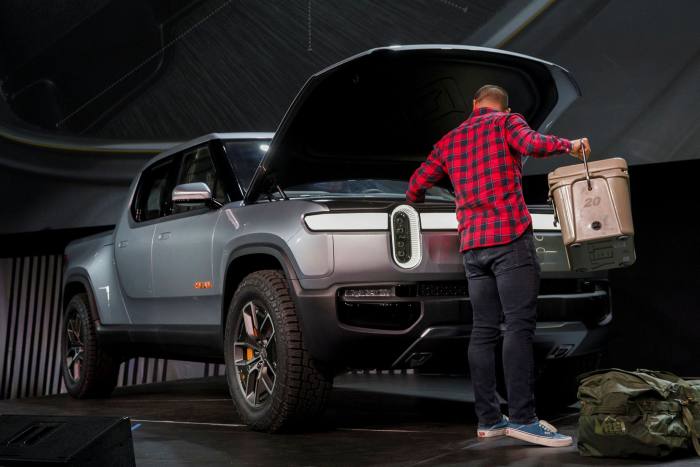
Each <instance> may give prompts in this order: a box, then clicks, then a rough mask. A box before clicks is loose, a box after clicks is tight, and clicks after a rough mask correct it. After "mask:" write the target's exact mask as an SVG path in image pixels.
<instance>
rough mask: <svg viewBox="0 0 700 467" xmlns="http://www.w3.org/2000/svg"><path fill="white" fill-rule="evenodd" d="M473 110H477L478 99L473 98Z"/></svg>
mask: <svg viewBox="0 0 700 467" xmlns="http://www.w3.org/2000/svg"><path fill="white" fill-rule="evenodd" d="M472 110H476V99H474V100H472Z"/></svg>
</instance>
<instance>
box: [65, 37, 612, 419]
mask: <svg viewBox="0 0 700 467" xmlns="http://www.w3.org/2000/svg"><path fill="white" fill-rule="evenodd" d="M485 82H489V83H495V84H500V85H502V86H504V87H505V88H507V89H508V90H509V91H510V94H511V104H512V107H513V108H514V109H517V111H519V112H521V113H522V114H524V115H525V117H526V118H527V120H528V121H529V122H530V124H531V125H532V126H533V127H534V128H539V129H540V131H546V130H547V129H548V128H549V126H550V125H551V123H552V122H553V121H554V119H555V118H556V117H557V116H558V115H559V114H560V113H561V112H562V111H563V110H564V109H565V108H566V107H567V106H568V105H569V104H570V103H571V102H572V101H573V100H574V99H575V98H577V97H578V95H579V90H578V87H577V85H576V83H575V81H574V80H573V79H572V78H571V76H570V75H569V73H568V72H567V71H566V70H564V69H563V68H561V67H559V66H557V65H554V64H551V63H547V62H544V61H541V60H537V59H534V58H531V57H527V56H523V55H519V54H514V53H508V52H504V51H497V50H490V49H484V48H478V47H466V46H452V45H422V46H401V47H387V48H379V49H373V50H370V51H368V52H365V53H362V54H359V55H357V56H354V57H352V58H350V59H348V60H346V61H343V62H341V63H338V64H336V65H334V66H332V67H330V68H328V69H325V70H323V71H321V72H320V73H318V74H316V75H314V76H312V77H311V78H310V79H309V80H308V82H307V83H306V84H305V86H304V87H303V88H302V90H301V91H300V93H299V94H298V96H297V97H296V98H295V100H294V102H293V104H292V106H291V107H290V109H289V110H288V112H287V113H286V115H285V117H284V119H283V121H282V123H281V124H280V126H279V128H278V129H277V131H276V132H275V133H274V134H273V133H229V134H226V133H224V134H211V135H207V136H204V137H201V138H198V139H196V140H193V141H190V142H188V143H186V144H183V145H181V146H178V147H175V148H173V149H170V150H168V151H166V152H164V153H163V154H160V155H159V156H157V157H155V158H154V159H153V160H151V161H150V162H149V163H148V164H147V165H146V166H145V167H144V168H143V170H142V172H141V173H140V174H139V175H138V177H136V179H135V180H134V182H133V185H132V186H131V188H130V191H129V194H128V201H127V203H126V206H125V208H124V211H123V213H122V214H121V217H120V219H119V220H118V222H117V225H116V228H115V229H114V231H112V232H108V233H103V234H99V235H96V236H92V237H88V238H84V239H80V240H77V241H75V242H72V243H71V244H69V245H68V247H67V248H66V256H67V263H66V271H65V283H64V285H63V299H64V321H63V331H62V332H63V334H62V335H63V343H64V345H63V374H64V378H65V384H66V388H67V390H68V392H69V393H70V394H71V395H73V396H75V397H78V398H83V397H98V396H106V395H109V394H110V392H111V391H112V390H113V389H114V387H115V384H116V380H117V372H118V368H119V364H120V363H121V362H122V361H123V360H124V359H126V358H130V357H133V356H136V355H138V356H151V357H163V358H179V359H186V360H200V361H223V362H225V364H226V368H227V372H226V373H227V378H228V384H229V387H230V391H231V396H232V398H233V402H234V406H235V407H236V409H237V410H238V412H239V413H240V415H241V417H242V418H243V420H244V421H245V422H246V423H247V424H249V425H250V426H251V427H252V428H254V429H258V430H265V431H278V430H281V429H286V428H291V427H294V426H298V425H299V424H302V423H309V422H310V421H312V420H314V417H316V416H318V415H319V414H320V413H321V412H322V410H323V408H324V405H325V403H326V400H327V398H328V395H329V391H330V389H331V386H332V382H333V378H334V376H335V375H337V374H339V372H342V371H345V370H347V369H349V368H352V369H367V368H372V369H403V368H415V369H417V370H416V371H424V372H430V371H440V372H442V371H462V370H464V369H466V363H465V362H466V346H467V343H468V339H469V334H470V329H471V308H470V302H469V296H468V292H467V283H466V279H465V273H464V269H463V265H462V258H461V255H460V253H459V251H458V244H459V242H458V234H457V221H456V218H455V212H454V210H455V204H454V197H453V193H452V191H451V186H449V181H446V185H442V186H436V187H434V188H432V189H431V190H430V191H429V192H428V193H427V197H426V202H425V203H422V204H416V205H407V204H406V203H405V198H404V192H405V191H406V188H407V180H408V179H409V177H410V175H411V173H412V172H413V170H415V168H416V167H418V165H419V164H420V163H421V162H422V161H423V160H424V159H425V157H426V155H427V154H428V152H429V151H430V149H431V147H432V144H433V143H434V142H435V141H437V140H438V139H439V138H440V137H441V136H442V135H443V134H444V133H446V132H447V131H449V130H450V129H452V128H454V127H456V126H457V125H458V124H459V123H461V121H462V120H463V119H464V118H465V117H466V113H467V112H468V109H467V107H466V106H467V103H468V102H470V96H471V95H472V94H473V92H474V90H475V89H476V88H478V87H479V86H481V85H482V84H483V83H485ZM530 211H531V214H532V221H533V227H534V231H535V238H536V244H537V245H536V246H537V252H538V255H539V258H540V260H541V265H542V271H543V276H542V277H543V280H542V286H541V295H540V297H539V304H538V324H537V333H536V349H537V356H538V362H539V363H538V369H539V370H538V371H539V373H540V380H541V381H546V382H547V384H543V385H542V391H546V389H547V387H556V391H553V392H552V394H546V393H544V392H540V396H539V397H540V398H541V400H550V399H549V398H550V397H552V398H554V397H556V395H557V394H559V395H560V394H562V393H564V392H566V391H563V390H562V386H563V385H568V386H572V385H573V375H574V374H576V373H577V372H579V371H583V370H587V369H591V368H592V367H593V366H594V365H595V364H596V356H597V355H598V353H599V352H600V350H601V348H602V346H603V344H604V341H605V336H606V324H608V322H609V321H610V319H611V310H610V301H609V297H608V286H607V280H606V279H607V277H606V276H605V275H604V274H580V273H574V272H570V271H569V269H568V267H567V262H566V258H565V256H564V252H563V245H562V240H561V233H560V231H559V229H558V228H557V227H555V226H554V223H553V212H552V210H551V208H550V207H549V206H546V205H539V206H537V205H533V206H530ZM552 381H556V385H554V384H551V382H552ZM568 395H569V397H570V396H571V391H569V392H568ZM568 402H570V401H568Z"/></svg>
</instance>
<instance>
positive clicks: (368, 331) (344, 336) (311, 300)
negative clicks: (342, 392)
mask: <svg viewBox="0 0 700 467" xmlns="http://www.w3.org/2000/svg"><path fill="white" fill-rule="evenodd" d="M556 281H557V280H556V279H552V280H543V284H542V288H541V294H540V297H539V300H538V323H537V330H536V333H535V341H534V345H535V352H536V357H537V358H538V359H562V358H569V357H575V356H579V355H586V354H590V353H596V352H599V351H600V350H601V349H602V347H603V345H604V343H605V339H606V335H607V324H608V323H609V322H610V319H611V317H612V312H611V309H610V300H609V292H608V289H607V284H606V283H605V282H595V283H592V282H586V281H583V280H578V279H566V281H568V282H566V284H567V285H566V286H564V285H563V282H564V280H559V281H558V282H560V283H556ZM293 282H294V284H293V286H294V288H295V296H296V298H295V299H296V305H297V310H298V314H299V318H300V322H301V326H302V332H303V337H304V343H305V345H306V347H307V348H308V350H309V351H310V352H311V355H312V356H313V358H315V359H316V360H319V361H323V362H326V363H327V364H330V365H332V366H334V367H336V368H339V369H340V368H348V367H349V368H416V367H422V366H426V365H427V366H428V367H431V368H432V367H435V366H438V367H440V368H442V369H449V368H450V367H460V366H462V365H464V364H465V362H466V350H467V345H468V342H469V336H470V333H471V325H472V312H471V304H470V301H469V297H468V296H466V293H465V292H464V290H465V288H464V287H460V283H459V282H456V281H455V282H450V283H440V282H436V281H432V282H425V283H392V284H386V283H385V284H381V283H371V284H367V283H360V284H342V286H341V285H334V286H332V287H330V288H328V289H324V290H304V289H302V288H301V287H300V286H299V284H298V282H296V281H293ZM461 284H463V286H466V281H461ZM574 286H575V287H576V288H577V289H581V288H582V287H584V289H583V290H569V289H570V288H572V287H574ZM363 287H365V288H381V287H390V288H392V289H393V290H394V291H395V295H393V296H390V297H368V298H348V297H346V296H344V290H346V289H348V288H355V289H357V288H363ZM353 314H354V317H353ZM373 319H374V321H372V320H373ZM443 367H444V368H443Z"/></svg>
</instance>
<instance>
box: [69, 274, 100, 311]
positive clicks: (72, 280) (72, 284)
mask: <svg viewBox="0 0 700 467" xmlns="http://www.w3.org/2000/svg"><path fill="white" fill-rule="evenodd" d="M79 293H84V294H86V295H87V297H88V302H89V305H90V315H91V316H92V319H93V320H95V321H99V320H100V316H99V313H98V311H97V302H96V301H95V293H94V292H93V287H92V283H91V282H90V278H89V277H88V276H87V275H86V274H85V273H80V272H76V273H72V274H70V275H69V276H67V277H66V278H65V280H64V281H63V294H62V300H61V308H62V309H65V308H66V305H68V302H69V301H70V300H71V298H73V297H75V296H76V295H77V294H79Z"/></svg>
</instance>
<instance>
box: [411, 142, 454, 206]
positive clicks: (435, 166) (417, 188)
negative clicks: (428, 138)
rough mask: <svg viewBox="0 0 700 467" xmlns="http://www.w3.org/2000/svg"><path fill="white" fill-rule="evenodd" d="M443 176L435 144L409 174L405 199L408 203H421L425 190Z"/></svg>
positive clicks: (438, 151) (443, 170)
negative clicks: (425, 158) (411, 173)
mask: <svg viewBox="0 0 700 467" xmlns="http://www.w3.org/2000/svg"><path fill="white" fill-rule="evenodd" d="M444 176H445V169H444V168H443V167H442V161H441V160H440V150H439V149H438V147H437V146H436V147H435V148H433V150H432V151H431V152H430V155H428V159H427V160H426V161H425V162H423V163H422V164H421V165H420V167H418V168H417V169H416V171H415V172H414V173H413V175H412V176H411V180H410V181H409V182H408V191H406V200H407V201H408V202H410V203H422V202H423V200H424V199H425V190H427V189H428V188H430V187H431V186H433V185H435V184H436V183H437V182H438V181H440V179H441V178H442V177H444Z"/></svg>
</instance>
